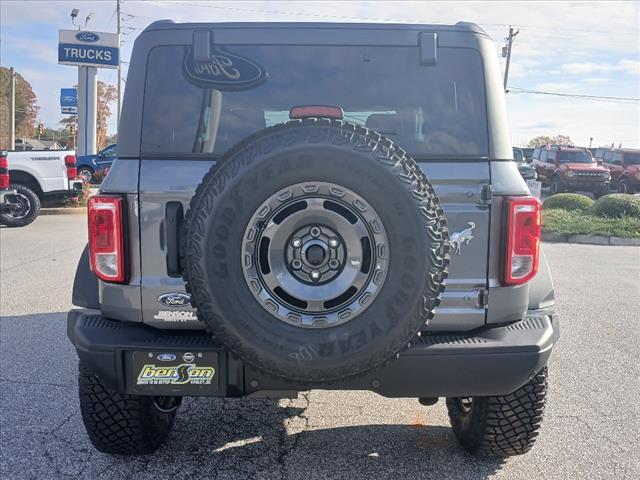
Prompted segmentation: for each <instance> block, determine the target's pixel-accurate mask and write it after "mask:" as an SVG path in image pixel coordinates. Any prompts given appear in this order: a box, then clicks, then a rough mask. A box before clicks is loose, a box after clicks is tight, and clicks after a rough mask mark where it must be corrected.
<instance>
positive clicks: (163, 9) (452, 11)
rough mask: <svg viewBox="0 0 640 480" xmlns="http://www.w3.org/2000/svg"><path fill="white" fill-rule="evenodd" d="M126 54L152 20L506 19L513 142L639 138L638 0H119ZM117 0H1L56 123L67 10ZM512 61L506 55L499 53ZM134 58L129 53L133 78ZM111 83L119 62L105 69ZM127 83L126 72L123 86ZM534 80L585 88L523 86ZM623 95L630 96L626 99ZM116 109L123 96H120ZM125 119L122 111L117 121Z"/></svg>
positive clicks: (100, 22)
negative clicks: (510, 37) (512, 34)
mask: <svg viewBox="0 0 640 480" xmlns="http://www.w3.org/2000/svg"><path fill="white" fill-rule="evenodd" d="M121 4H122V14H121V18H122V22H121V23H122V27H123V35H122V42H123V43H122V49H123V50H122V56H121V58H122V60H123V62H127V61H128V60H129V57H130V54H131V48H132V46H133V43H134V41H135V38H136V36H137V35H139V34H140V32H142V30H144V28H145V27H146V26H147V25H148V24H149V23H151V22H152V21H154V20H159V19H172V20H174V21H179V22H180V21H181V22H187V21H198V22H227V21H247V22H254V21H255V22H259V21H270V22H273V21H283V22H284V21H296V22H319V21H326V22H374V23H379V22H393V23H437V24H453V23H456V22H458V21H468V22H474V23H477V24H478V25H480V26H481V27H483V28H484V29H485V30H486V31H487V32H488V33H489V34H490V35H491V36H492V38H493V39H494V41H495V42H496V55H498V56H499V55H500V50H501V47H502V45H503V44H504V39H505V36H506V35H507V31H508V28H509V25H513V27H514V28H515V29H516V30H519V34H518V36H517V37H516V39H515V42H514V45H513V52H512V61H511V68H510V73H509V88H510V89H511V91H510V93H509V94H508V95H507V108H508V114H509V121H510V126H511V137H512V142H513V144H514V145H524V144H526V142H527V141H528V140H529V139H530V138H532V137H534V136H536V135H557V134H564V135H569V136H570V137H571V138H572V139H573V141H574V143H575V144H576V145H583V146H588V145H589V143H590V141H591V138H593V140H592V145H593V146H610V145H611V144H615V145H616V146H618V145H619V144H622V146H624V147H631V148H640V2H632V1H628V2H612V1H607V2H560V1H551V2H540V1H538V2H525V1H519V2H509V1H500V2H475V1H472V2H462V1H460V2H402V1H393V2H385V1H378V2H348V1H335V2H334V1H322V2H320V1H317V2H314V1H306V2H297V1H270V2H267V1H247V2H244V1H233V2H228V1H227V2H224V1H220V2H218V1H198V0H184V1H179V0H172V1H169V0H156V1H151V0H149V1H134V0H122V2H121ZM115 7H116V1H115V0H102V1H79V0H76V1H58V0H46V1H36V0H19V1H12V0H2V1H0V64H1V65H2V66H4V67H9V66H13V67H15V68H16V70H17V71H18V72H19V73H20V74H21V75H22V76H24V77H25V78H26V79H27V81H29V82H30V83H31V85H32V86H33V89H34V91H35V93H36V95H37V97H38V103H39V105H40V107H41V110H40V120H41V121H42V122H43V123H45V125H46V126H47V127H51V128H56V127H58V126H59V125H58V122H60V120H61V119H62V118H63V115H61V114H60V107H59V96H60V88H63V87H72V86H73V85H74V84H76V83H77V69H76V68H74V67H70V66H65V65H58V64H57V43H58V30H59V29H73V28H74V27H73V25H72V23H71V18H70V12H71V10H72V9H73V8H78V9H79V10H80V15H79V18H82V19H84V17H86V16H87V15H88V14H89V13H91V12H93V13H94V16H93V18H92V19H91V20H90V21H89V24H88V27H87V29H88V30H92V31H97V32H115V30H116V14H115ZM500 61H501V66H502V68H503V69H504V59H502V58H501V60H500ZM127 67H128V63H123V78H124V79H125V80H126V71H127ZM98 80H102V81H104V82H106V83H111V84H114V85H115V83H116V81H117V73H116V70H110V69H99V70H98ZM124 88H126V87H125V84H124V83H123V89H124ZM520 90H530V91H531V90H532V91H540V92H547V93H559V94H569V95H587V96H588V95H591V96H599V97H616V98H606V99H600V100H596V99H588V98H576V97H575V96H568V97H567V96H554V95H543V94H531V93H525V92H522V91H520ZM623 99H626V100H623ZM112 110H113V111H115V104H114V105H112ZM116 129H117V125H116V120H115V115H113V116H112V117H111V119H110V121H109V133H114V132H115V131H116Z"/></svg>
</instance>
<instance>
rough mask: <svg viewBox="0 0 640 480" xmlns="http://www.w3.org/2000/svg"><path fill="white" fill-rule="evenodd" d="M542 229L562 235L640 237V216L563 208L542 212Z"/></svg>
mask: <svg viewBox="0 0 640 480" xmlns="http://www.w3.org/2000/svg"><path fill="white" fill-rule="evenodd" d="M542 231H543V232H545V233H557V234H560V235H605V236H608V235H614V236H616V237H623V238H640V218H633V217H628V216H627V217H622V218H608V217H597V216H595V215H588V214H585V213H582V212H576V211H567V210H562V209H552V210H544V211H543V212H542Z"/></svg>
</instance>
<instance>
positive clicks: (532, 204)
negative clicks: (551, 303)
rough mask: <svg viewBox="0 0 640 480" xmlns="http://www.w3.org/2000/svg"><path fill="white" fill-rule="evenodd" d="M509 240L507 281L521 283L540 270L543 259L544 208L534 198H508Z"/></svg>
mask: <svg viewBox="0 0 640 480" xmlns="http://www.w3.org/2000/svg"><path fill="white" fill-rule="evenodd" d="M506 208H507V241H506V242H505V243H506V245H505V247H506V252H505V265H504V283H505V284H507V285H519V284H522V283H526V282H528V281H529V280H531V279H532V278H533V277H534V276H535V275H536V273H537V272H538V261H539V259H540V234H541V224H542V222H541V208H540V201H539V200H538V199H537V198H533V197H510V198H507V199H506Z"/></svg>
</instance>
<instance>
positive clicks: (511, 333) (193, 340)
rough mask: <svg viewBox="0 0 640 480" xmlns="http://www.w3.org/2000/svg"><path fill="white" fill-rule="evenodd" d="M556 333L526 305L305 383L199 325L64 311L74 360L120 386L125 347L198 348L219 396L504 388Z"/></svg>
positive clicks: (526, 373) (541, 313) (533, 364)
mask: <svg viewBox="0 0 640 480" xmlns="http://www.w3.org/2000/svg"><path fill="white" fill-rule="evenodd" d="M559 334H560V332H559V319H558V315H557V314H556V313H555V312H554V311H552V310H534V311H529V312H527V317H526V318H525V319H524V320H522V321H520V322H517V323H514V324H511V325H508V326H500V327H492V328H484V329H482V330H478V331H475V332H472V333H467V334H447V335H423V336H421V337H417V338H416V341H415V342H414V343H413V345H412V346H411V348H409V349H407V350H406V351H404V352H402V353H401V354H400V355H399V357H398V358H397V359H395V360H392V361H390V362H388V364H387V365H385V366H383V367H379V368H377V369H375V370H372V371H371V372H368V373H366V374H364V375H362V376H359V377H356V378H350V379H346V380H342V381H340V382H335V383H331V384H327V385H313V387H311V386H309V385H300V384H295V383H292V382H289V381H286V380H281V379H276V378H273V377H272V376H270V375H267V374H264V373H263V372H261V371H260V370H257V369H255V368H253V367H251V366H249V365H245V364H244V363H243V362H241V361H240V360H238V359H236V358H235V357H234V356H233V355H232V354H230V353H228V352H227V351H226V349H225V348H224V347H223V346H221V345H219V344H217V343H216V342H215V341H214V340H213V339H212V338H211V337H210V336H209V335H208V334H206V333H205V332H193V331H160V330H157V329H154V328H151V327H148V326H145V325H142V324H135V323H124V322H118V321H113V320H107V319H104V318H103V317H102V316H101V315H100V312H99V311H97V310H71V311H70V312H69V315H68V317H67V335H68V337H69V339H70V340H71V342H72V343H73V344H74V346H75V347H76V351H77V352H78V357H79V358H80V361H82V362H83V363H84V364H85V365H86V366H87V367H89V368H90V369H92V370H93V371H94V372H96V374H98V375H100V376H101V378H102V379H103V381H104V382H105V383H106V384H107V385H109V386H111V387H112V388H115V389H116V390H118V391H119V392H123V393H131V392H128V391H127V386H126V384H127V382H126V378H125V375H126V373H125V372H126V368H125V365H124V362H125V360H124V358H125V352H127V351H131V350H148V349H155V350H169V349H170V350H185V351H187V350H194V349H196V348H201V349H207V350H216V351H219V352H220V359H221V364H220V387H221V388H220V395H221V396H231V397H237V396H244V395H247V396H249V395H251V396H262V395H263V394H264V393H265V392H271V393H270V394H271V395H274V396H277V392H283V394H284V392H287V394H290V392H295V391H304V390H309V389H310V388H319V389H325V390H371V391H374V392H377V393H379V394H381V395H384V396H387V397H445V396H446V397H454V396H474V395H504V394H507V393H511V392H513V391H515V390H517V389H518V388H519V387H521V386H522V385H524V384H525V383H526V382H527V381H528V380H529V379H530V378H531V377H532V376H533V375H534V374H535V373H536V372H537V371H538V370H540V368H542V367H543V366H544V365H545V364H546V363H547V361H548V359H549V356H550V355H551V350H552V347H553V345H554V344H555V343H556V342H557V341H558V338H559ZM261 392H262V394H261Z"/></svg>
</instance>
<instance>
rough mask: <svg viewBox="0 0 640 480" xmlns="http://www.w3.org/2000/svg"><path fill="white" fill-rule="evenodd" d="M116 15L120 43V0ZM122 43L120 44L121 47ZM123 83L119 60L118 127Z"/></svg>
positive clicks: (117, 3)
mask: <svg viewBox="0 0 640 480" xmlns="http://www.w3.org/2000/svg"><path fill="white" fill-rule="evenodd" d="M116 16H117V17H118V43H120V0H116ZM119 46H120V45H118V47H119ZM121 85H122V62H121V61H118V110H117V111H116V128H117V125H118V124H119V123H120V102H121V101H122V100H121V98H122V95H121V94H120V88H121Z"/></svg>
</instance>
